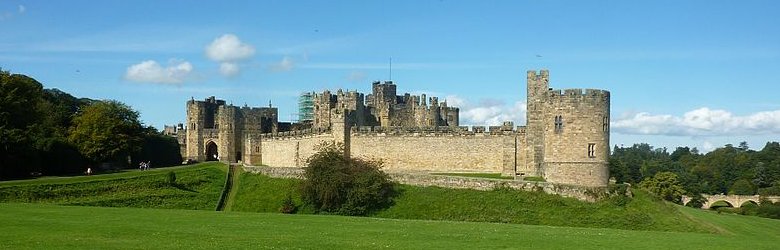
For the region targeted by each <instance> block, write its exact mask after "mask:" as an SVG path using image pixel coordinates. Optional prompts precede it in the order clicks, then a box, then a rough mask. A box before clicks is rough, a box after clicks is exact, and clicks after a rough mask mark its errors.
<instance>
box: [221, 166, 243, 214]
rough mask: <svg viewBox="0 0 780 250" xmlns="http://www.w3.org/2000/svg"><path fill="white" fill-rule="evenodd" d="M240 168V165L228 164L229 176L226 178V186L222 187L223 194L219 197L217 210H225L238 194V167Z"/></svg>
mask: <svg viewBox="0 0 780 250" xmlns="http://www.w3.org/2000/svg"><path fill="white" fill-rule="evenodd" d="M239 168H240V166H239V165H234V164H231V165H229V166H228V172H227V178H225V187H224V188H222V195H220V197H219V201H218V202H217V208H216V210H217V211H225V208H226V207H229V204H232V201H231V200H232V199H233V198H234V197H235V196H236V194H235V192H236V190H237V185H238V184H237V181H236V180H238V179H237V178H236V176H237V175H238V171H239V170H238V169H239Z"/></svg>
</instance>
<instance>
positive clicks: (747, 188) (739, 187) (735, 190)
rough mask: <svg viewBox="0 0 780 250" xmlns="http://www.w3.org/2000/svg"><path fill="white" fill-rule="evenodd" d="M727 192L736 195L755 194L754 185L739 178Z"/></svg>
mask: <svg viewBox="0 0 780 250" xmlns="http://www.w3.org/2000/svg"><path fill="white" fill-rule="evenodd" d="M729 194H736V195H754V194H756V187H755V186H753V184H752V183H750V181H748V180H745V179H740V180H737V181H735V182H734V184H732V185H731V187H730V188H729Z"/></svg>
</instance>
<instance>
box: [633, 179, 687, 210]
mask: <svg viewBox="0 0 780 250" xmlns="http://www.w3.org/2000/svg"><path fill="white" fill-rule="evenodd" d="M639 186H640V187H641V188H643V189H645V190H647V191H649V192H651V193H653V194H655V195H657V196H659V197H661V199H664V200H667V201H671V202H674V203H678V204H679V203H680V202H681V198H682V195H683V194H685V189H683V187H682V185H681V184H680V182H679V181H678V180H677V174H675V173H672V172H659V173H657V174H655V176H653V177H651V178H647V179H645V180H643V181H642V182H641V183H640V184H639Z"/></svg>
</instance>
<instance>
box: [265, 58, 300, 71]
mask: <svg viewBox="0 0 780 250" xmlns="http://www.w3.org/2000/svg"><path fill="white" fill-rule="evenodd" d="M293 67H295V62H294V61H293V60H292V58H290V57H289V56H285V57H283V58H282V61H280V62H278V63H274V64H271V66H270V67H269V68H270V69H271V70H272V71H276V72H281V71H290V70H292V69H293Z"/></svg>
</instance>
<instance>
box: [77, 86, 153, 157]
mask: <svg viewBox="0 0 780 250" xmlns="http://www.w3.org/2000/svg"><path fill="white" fill-rule="evenodd" d="M142 132H143V128H142V126H141V122H139V121H138V112H136V111H134V110H132V109H131V108H130V107H128V106H127V105H125V104H123V103H121V102H118V101H113V100H108V101H100V102H95V103H93V104H91V105H89V106H87V107H85V108H84V110H82V111H81V112H80V113H79V114H78V116H76V117H75V118H74V119H73V126H72V127H71V129H70V136H69V139H70V141H71V142H73V143H74V144H75V145H76V146H77V148H78V150H79V152H81V153H82V154H83V155H84V156H86V157H87V158H88V159H89V160H91V161H93V162H118V163H124V161H123V160H122V159H123V158H124V157H126V156H128V155H130V154H131V153H133V152H136V151H138V150H139V148H140V144H141V142H142V138H143V136H142Z"/></svg>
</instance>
